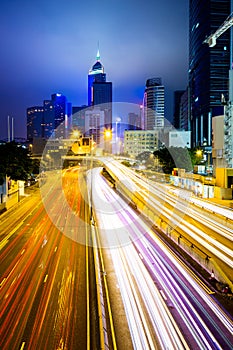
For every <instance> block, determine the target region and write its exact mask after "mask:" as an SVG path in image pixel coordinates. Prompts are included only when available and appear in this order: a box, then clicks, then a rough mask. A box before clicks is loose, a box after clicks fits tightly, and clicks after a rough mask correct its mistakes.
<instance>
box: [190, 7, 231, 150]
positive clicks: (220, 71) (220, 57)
mask: <svg viewBox="0 0 233 350" xmlns="http://www.w3.org/2000/svg"><path fill="white" fill-rule="evenodd" d="M230 13H231V0H219V1H216V0H205V1H203V0H190V2H189V99H190V106H189V110H190V111H189V116H190V128H191V131H192V146H193V147H195V146H207V147H208V146H211V132H212V117H214V116H217V115H221V114H223V111H224V108H223V105H222V99H223V96H224V98H225V99H226V100H227V99H228V81H229V69H230V46H231V43H230V31H229V30H227V31H226V32H225V33H223V34H222V35H221V36H220V37H219V38H218V39H217V44H216V45H215V46H213V47H209V46H208V44H206V43H203V42H204V40H205V39H206V38H207V37H208V36H209V35H210V34H211V33H214V32H215V31H216V30H217V29H218V28H219V27H220V26H221V25H222V24H223V22H224V21H225V20H226V18H227V17H228V16H229V15H230Z"/></svg>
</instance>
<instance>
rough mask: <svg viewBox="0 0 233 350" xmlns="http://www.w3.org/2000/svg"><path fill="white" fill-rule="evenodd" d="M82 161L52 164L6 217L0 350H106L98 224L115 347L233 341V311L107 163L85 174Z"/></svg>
mask: <svg viewBox="0 0 233 350" xmlns="http://www.w3.org/2000/svg"><path fill="white" fill-rule="evenodd" d="M83 169H84V168H83ZM83 169H80V168H79V167H75V168H71V169H68V170H66V171H64V172H62V173H61V172H60V173H56V172H52V171H51V172H48V174H47V177H46V180H45V181H44V183H42V184H41V189H40V190H41V191H40V192H39V190H37V191H35V193H33V195H31V196H30V197H28V198H27V199H25V200H24V201H23V202H22V203H20V204H19V205H17V206H16V207H14V208H13V209H12V210H10V211H9V212H6V213H5V214H3V215H2V216H0V224H1V232H0V261H1V264H0V334H1V337H0V349H3V350H14V349H17V350H18V349H20V350H24V349H32V350H34V349H39V350H40V349H51V350H53V349H58V350H61V349H80V350H81V349H87V350H92V349H98V350H99V349H100V339H99V337H100V335H99V323H98V322H100V321H99V315H98V311H97V309H98V306H97V300H96V294H95V293H96V283H99V282H98V281H97V282H96V277H95V275H94V267H93V249H92V245H93V241H92V235H93V232H95V233H96V237H97V241H98V242H100V244H98V250H99V251H102V254H103V257H104V266H105V267H104V268H103V267H100V268H101V269H102V268H103V270H100V271H98V274H99V275H100V276H101V278H102V282H103V281H105V282H107V285H108V288H109V296H108V298H109V305H108V306H109V308H111V309H112V310H113V314H112V327H113V329H114V332H115V336H116V339H115V341H116V342H115V344H116V345H115V347H114V342H113V344H111V343H109V344H110V349H114V350H115V349H122V350H124V349H125V348H127V350H131V349H158V350H160V349H161V350H162V349H164V350H165V349H166V350H167V349H174V350H177V349H179V350H182V349H191V350H192V349H211V350H212V349H223V350H228V349H232V347H233V339H232V332H233V326H232V319H231V318H230V316H227V314H226V313H225V312H224V310H223V309H222V308H221V307H220V306H219V305H218V303H217V302H216V300H215V296H214V294H212V293H213V292H212V290H210V289H209V288H208V286H206V285H205V284H203V282H202V281H200V280H199V278H198V277H197V276H196V275H194V274H193V272H192V271H191V270H190V269H189V268H188V267H187V266H185V265H184V264H183V262H182V261H181V260H180V259H179V258H178V257H177V256H176V255H175V254H174V253H173V251H172V250H170V249H168V247H167V246H166V245H165V244H164V243H163V242H162V241H161V240H160V239H159V237H158V236H157V234H156V231H154V230H153V229H152V227H151V226H152V225H149V226H148V224H146V223H145V221H144V220H143V217H142V216H141V215H140V213H139V212H138V211H135V210H133V209H132V207H131V206H130V205H129V202H128V203H127V202H125V201H124V200H123V199H122V198H121V197H119V195H118V194H117V192H116V191H115V190H114V189H112V188H111V187H110V186H109V183H108V182H107V180H106V179H105V178H104V177H103V176H102V175H101V174H100V172H101V168H94V169H93V170H90V171H88V173H87V178H86V173H85V170H84V171H83ZM114 170H116V171H118V169H117V167H115V168H114ZM124 171H125V170H124ZM124 171H123V172H122V171H121V170H119V176H123V175H122V174H123V173H124ZM120 174H121V175H120ZM126 174H127V179H126V178H124V180H123V181H124V183H125V184H129V186H130V188H131V189H132V188H133V189H134V190H138V191H141V193H142V191H145V193H146V195H147V199H148V203H149V205H152V204H151V203H154V204H155V203H156V205H159V200H158V198H157V196H159V194H156V196H155V197H153V196H152V200H151V198H150V196H148V194H149V193H150V191H149V190H148V188H147V189H145V188H143V186H142V183H141V182H140V181H141V180H140V179H139V178H138V179H139V182H138V183H136V182H134V183H132V184H131V175H129V174H128V173H127V172H126ZM87 189H88V192H89V193H87ZM155 190H158V189H157V187H156V188H155ZM161 193H162V192H161V191H160V196H161ZM174 195H175V194H171V197H170V199H169V200H171V201H172V198H173V199H174ZM164 197H165V195H163V198H162V199H161V202H162V203H163V202H164ZM150 200H151V203H150V202H149V201H150ZM153 201H154V202H153ZM155 201H158V203H157V202H155ZM154 204H153V205H154ZM91 209H92V210H91ZM159 210H160V209H159ZM166 210H168V213H169V210H171V208H170V207H169V205H168V206H167V207H166ZM92 211H93V218H92V215H91V212H92ZM175 214H177V212H176V213H175ZM227 234H228V231H227V232H226V233H225V235H227ZM225 238H227V239H228V237H225ZM103 285H104V283H103ZM98 287H99V286H98ZM99 292H100V291H99ZM101 293H102V292H101ZM106 295H107V292H106V293H105V295H104V302H105V301H106ZM106 310H107V308H106ZM107 318H108V315H107ZM104 326H105V327H107V326H108V324H107V325H106V324H105V323H104ZM106 329H107V330H108V327H107V328H106ZM105 336H106V334H105ZM112 345H113V347H111V346H112Z"/></svg>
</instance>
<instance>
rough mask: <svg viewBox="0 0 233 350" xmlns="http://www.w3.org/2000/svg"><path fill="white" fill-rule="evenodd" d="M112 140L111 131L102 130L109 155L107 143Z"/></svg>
mask: <svg viewBox="0 0 233 350" xmlns="http://www.w3.org/2000/svg"><path fill="white" fill-rule="evenodd" d="M111 139H112V129H105V130H104V140H105V141H106V147H105V148H106V151H107V152H108V153H109V152H110V146H109V143H110V141H111Z"/></svg>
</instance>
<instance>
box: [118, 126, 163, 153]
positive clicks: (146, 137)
mask: <svg viewBox="0 0 233 350" xmlns="http://www.w3.org/2000/svg"><path fill="white" fill-rule="evenodd" d="M158 140H159V134H158V131H156V130H125V132H124V153H127V154H128V155H129V156H132V157H136V156H138V155H139V154H140V153H143V152H148V151H149V152H151V153H153V152H154V151H156V150H157V149H158Z"/></svg>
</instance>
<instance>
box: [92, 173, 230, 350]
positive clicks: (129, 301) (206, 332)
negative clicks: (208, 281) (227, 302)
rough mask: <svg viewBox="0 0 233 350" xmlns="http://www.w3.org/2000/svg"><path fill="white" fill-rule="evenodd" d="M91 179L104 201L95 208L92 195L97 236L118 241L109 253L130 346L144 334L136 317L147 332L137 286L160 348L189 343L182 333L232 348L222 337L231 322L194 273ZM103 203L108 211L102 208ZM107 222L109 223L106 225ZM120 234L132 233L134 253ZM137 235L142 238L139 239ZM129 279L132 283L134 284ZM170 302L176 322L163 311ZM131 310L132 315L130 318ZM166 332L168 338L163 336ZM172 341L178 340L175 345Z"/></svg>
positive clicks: (198, 343) (200, 344) (200, 343)
mask: <svg viewBox="0 0 233 350" xmlns="http://www.w3.org/2000/svg"><path fill="white" fill-rule="evenodd" d="M93 178H94V181H96V185H95V188H98V190H97V193H99V194H100V193H101V196H102V197H105V201H106V203H105V208H104V210H102V209H101V208H99V207H98V200H97V199H96V203H95V209H96V215H97V217H98V218H99V219H98V221H100V227H101V228H102V230H101V231H102V232H101V237H103V240H104V242H106V240H109V243H110V246H111V244H112V243H113V242H114V243H117V241H118V243H119V248H118V249H117V248H114V249H112V250H111V254H112V259H113V263H114V266H115V269H116V274H117V277H118V280H119V285H120V289H121V292H122V298H123V300H124V305H125V309H126V314H127V315H128V322H129V324H130V329H131V334H132V337H133V339H134V344H136V345H135V348H136V346H138V341H141V346H143V344H144V339H145V338H144V337H142V334H141V331H140V330H139V329H138V328H137V327H138V326H137V327H136V328H135V325H134V323H135V322H139V321H138V320H139V319H140V318H141V327H142V329H144V332H145V334H147V336H146V338H147V337H148V331H149V330H150V327H149V325H148V326H147V328H145V325H144V321H145V317H146V316H144V318H142V316H141V312H142V310H139V309H138V306H137V307H136V306H135V305H134V300H135V293H137V288H138V290H139V291H140V296H141V298H142V299H143V304H144V307H145V308H146V310H147V314H148V316H149V319H150V323H151V326H152V328H153V329H154V332H155V334H156V335H157V338H158V339H159V342H160V346H161V347H162V348H164V349H166V346H167V347H168V348H171V349H173V348H174V349H182V348H186V347H187V348H188V345H187V344H185V342H184V341H182V340H181V339H182V337H183V336H184V335H185V337H187V339H189V342H190V344H191V348H205V349H211V350H212V349H224V350H225V349H231V346H232V344H233V339H232V340H231V338H230V336H227V332H229V334H232V333H231V332H232V330H233V328H232V321H231V320H230V319H229V318H228V317H227V316H226V315H225V314H224V312H223V311H222V310H221V309H220V307H219V306H218V305H217V303H216V302H215V301H214V299H213V298H212V297H210V296H209V295H208V294H207V293H206V292H205V290H203V289H202V288H201V287H200V285H199V283H198V282H197V281H196V280H195V279H194V278H193V275H191V276H190V274H189V273H188V272H187V271H188V270H187V269H185V268H184V266H183V264H181V263H180V261H179V260H178V259H177V258H176V257H175V256H174V254H173V253H172V252H171V251H170V250H169V249H167V247H166V246H165V245H164V243H162V241H160V240H159V239H158V238H157V237H156V236H155V234H154V232H153V231H151V230H150V229H149V228H148V227H147V226H146V224H145V223H144V222H143V221H141V220H140V219H138V218H137V220H135V215H137V214H135V212H134V211H133V210H131V209H130V208H127V209H124V212H123V211H122V209H120V208H122V203H121V201H122V199H121V198H120V197H118V198H117V194H116V193H115V192H112V191H110V189H109V187H108V186H107V185H106V183H105V181H103V179H101V177H100V176H99V175H98V173H97V170H96V171H95V175H94V176H93ZM97 183H98V185H97ZM97 193H95V195H97ZM94 198H95V196H94ZM107 203H108V204H109V206H110V209H108V211H107V212H105V209H107ZM123 206H124V205H123ZM109 213H111V215H110V214H109ZM109 220H110V222H111V225H108V223H107V221H108V222H109ZM123 225H124V227H127V229H126V230H125V231H124V233H122V230H121V229H120V230H119V227H121V226H123ZM113 235H115V239H114V240H113V239H112V236H113ZM124 235H128V237H131V239H132V241H133V242H134V245H135V246H136V247H137V250H138V251H139V252H140V253H136V251H135V250H134V249H133V246H132V245H129V244H128V245H125V242H126V240H125V239H124V237H123V236H124ZM139 236H140V237H141V239H138V237H139ZM146 237H148V238H146ZM152 242H153V243H152ZM143 264H145V266H147V268H149V270H148V271H151V272H150V275H151V274H152V276H154V277H153V279H155V281H156V285H157V284H158V287H156V288H155V284H154V282H153V280H152V279H151V277H150V276H149V274H148V272H147V271H145V267H144V265H143ZM129 276H130V277H129ZM132 276H133V277H132ZM130 278H131V280H130ZM134 280H135V282H133V281H134ZM135 283H136V286H137V288H136V289H135ZM161 290H162V293H161ZM164 295H165V298H164ZM137 303H138V302H136V304H137ZM155 304H156V305H155ZM170 304H171V305H173V307H174V312H175V313H177V312H178V314H179V317H178V319H177V317H176V321H174V319H173V317H171V316H170V310H168V306H169V305H170ZM203 305H206V307H204V306H203ZM133 310H134V319H132V317H133V316H132V312H133ZM171 310H172V309H171ZM136 313H139V315H136ZM144 315H145V314H144ZM137 317H139V318H137ZM179 319H180V320H182V322H184V323H185V326H182V322H181V324H180V325H179V326H178V325H177V324H176V322H177V321H178V320H179ZM178 322H179V321H178ZM179 327H180V329H181V332H182V329H183V334H182V333H180V334H179V332H178V329H179ZM133 329H134V331H133ZM224 330H225V332H226V333H224ZM135 332H136V333H135ZM149 334H150V333H149ZM162 334H166V336H162ZM168 334H169V335H170V336H171V338H166V337H167V336H168ZM179 336H180V337H179ZM176 341H178V342H179V345H178V343H176ZM221 343H224V344H225V345H224V346H225V348H224V347H222V346H221ZM168 344H170V345H168ZM194 344H195V345H194ZM148 346H149V345H148Z"/></svg>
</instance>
